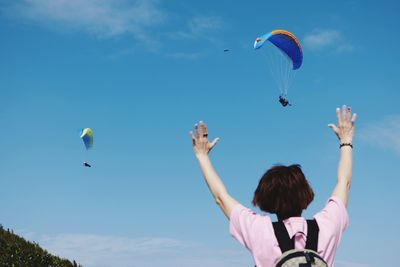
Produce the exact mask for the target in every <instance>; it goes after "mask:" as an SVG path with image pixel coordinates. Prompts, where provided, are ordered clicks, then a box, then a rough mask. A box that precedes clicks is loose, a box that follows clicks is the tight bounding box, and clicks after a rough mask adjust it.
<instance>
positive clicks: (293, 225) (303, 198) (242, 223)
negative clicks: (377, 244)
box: [190, 106, 357, 267]
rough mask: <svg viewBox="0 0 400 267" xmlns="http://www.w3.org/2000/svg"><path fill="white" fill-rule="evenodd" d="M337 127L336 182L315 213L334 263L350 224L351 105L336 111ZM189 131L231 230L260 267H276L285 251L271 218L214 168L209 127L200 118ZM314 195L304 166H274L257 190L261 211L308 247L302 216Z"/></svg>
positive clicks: (322, 245) (321, 248)
mask: <svg viewBox="0 0 400 267" xmlns="http://www.w3.org/2000/svg"><path fill="white" fill-rule="evenodd" d="M336 115H337V121H338V122H337V126H336V125H335V124H329V125H328V127H330V128H331V129H332V130H333V132H334V133H335V134H336V136H337V137H338V138H339V142H340V145H339V150H340V159H339V166H338V173H337V183H336V186H335V188H334V190H333V193H332V195H331V197H330V198H329V199H328V201H327V203H326V205H325V207H324V208H323V209H322V210H321V211H320V212H318V213H317V214H315V215H314V219H315V221H316V222H317V225H318V228H319V232H318V249H317V252H318V254H319V255H320V256H321V257H322V258H323V259H324V260H325V261H326V262H327V263H328V265H329V266H333V262H334V256H335V253H336V249H337V247H338V245H339V242H340V239H341V236H342V233H343V232H344V230H345V229H346V227H347V225H348V216H347V211H346V207H347V202H348V197H349V190H350V184H351V176H352V149H353V146H352V142H353V135H354V123H355V120H356V116H357V115H356V114H353V115H352V112H351V109H350V107H346V106H343V108H342V110H340V108H337V109H336ZM194 129H195V132H194V133H192V132H190V135H191V138H192V141H193V150H194V154H195V156H196V159H197V161H198V163H199V165H200V169H201V171H202V174H203V176H204V179H205V181H206V183H207V185H208V187H209V189H210V192H211V194H212V195H213V197H214V198H215V201H216V203H217V204H218V205H219V207H220V208H221V210H222V212H223V213H224V214H225V216H226V217H227V218H228V220H229V222H230V233H231V235H232V236H233V237H234V238H235V239H237V240H238V241H239V242H240V243H241V244H242V245H243V246H244V247H246V248H247V249H248V250H249V251H250V252H251V253H252V255H253V259H254V261H255V264H256V265H257V266H258V267H272V266H275V264H276V263H277V261H278V259H279V257H280V256H281V255H282V252H281V249H280V248H279V245H278V241H277V239H276V237H275V234H274V229H273V226H272V221H271V219H270V218H269V217H268V216H263V215H259V214H256V213H254V212H253V211H251V210H250V209H248V208H246V207H244V206H243V205H241V204H240V203H239V202H238V201H236V200H235V199H234V198H233V197H232V196H231V195H230V194H229V193H228V192H227V190H226V188H225V186H224V184H223V182H222V180H221V179H220V177H219V176H218V174H217V173H216V171H215V170H214V168H213V166H212V164H211V161H210V159H209V157H208V153H209V152H210V151H211V149H212V148H213V147H214V146H215V145H216V144H217V142H218V138H216V139H214V140H213V141H212V142H209V140H208V133H207V127H206V125H205V124H204V123H203V122H201V121H200V123H199V125H197V124H196V125H195V127H194ZM313 198H314V193H313V191H312V189H311V187H310V185H309V184H308V182H307V180H306V178H305V176H304V174H303V172H302V171H301V169H300V166H299V165H291V166H288V167H286V166H275V167H272V168H271V169H270V170H268V171H267V172H266V173H265V174H264V175H263V177H262V178H261V180H260V182H259V185H258V187H257V189H256V191H255V193H254V198H253V202H252V203H253V204H254V205H255V206H256V207H258V208H260V209H261V210H262V211H265V212H268V213H274V214H276V215H277V217H278V219H279V221H282V222H283V223H284V226H285V227H286V230H287V232H288V234H289V236H290V238H293V239H294V243H295V248H304V246H305V243H306V240H307V222H306V220H305V219H304V218H302V217H301V213H302V211H303V209H306V208H307V206H308V205H309V204H310V202H311V201H312V200H313Z"/></svg>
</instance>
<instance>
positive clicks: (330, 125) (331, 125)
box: [328, 123, 339, 134]
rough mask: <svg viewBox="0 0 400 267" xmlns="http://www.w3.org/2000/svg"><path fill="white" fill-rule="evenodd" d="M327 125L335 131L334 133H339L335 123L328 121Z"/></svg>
mask: <svg viewBox="0 0 400 267" xmlns="http://www.w3.org/2000/svg"><path fill="white" fill-rule="evenodd" d="M328 127H329V128H331V129H332V130H333V131H334V132H335V134H338V133H339V128H338V127H337V126H336V125H335V124H332V123H330V124H328Z"/></svg>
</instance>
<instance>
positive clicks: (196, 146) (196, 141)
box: [190, 121, 219, 157]
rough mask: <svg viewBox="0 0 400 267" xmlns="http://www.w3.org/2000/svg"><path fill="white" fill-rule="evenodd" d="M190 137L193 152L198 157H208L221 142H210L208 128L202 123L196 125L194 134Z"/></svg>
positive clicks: (191, 133)
mask: <svg viewBox="0 0 400 267" xmlns="http://www.w3.org/2000/svg"><path fill="white" fill-rule="evenodd" d="M190 136H191V137H192V142H193V152H194V154H195V156H196V157H201V156H207V155H208V153H209V152H210V151H211V149H213V147H214V146H215V145H216V144H217V143H218V141H219V138H215V139H214V140H213V141H212V142H209V141H208V133H207V126H206V125H205V124H204V122H202V121H200V122H199V124H195V125H194V133H193V132H190Z"/></svg>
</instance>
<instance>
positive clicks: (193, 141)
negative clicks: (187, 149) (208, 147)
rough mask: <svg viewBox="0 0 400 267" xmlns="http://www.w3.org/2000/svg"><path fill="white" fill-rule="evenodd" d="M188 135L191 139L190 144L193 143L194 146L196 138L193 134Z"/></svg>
mask: <svg viewBox="0 0 400 267" xmlns="http://www.w3.org/2000/svg"><path fill="white" fill-rule="evenodd" d="M189 135H190V137H191V138H192V143H193V145H196V137H195V136H194V134H193V132H192V131H190V132H189Z"/></svg>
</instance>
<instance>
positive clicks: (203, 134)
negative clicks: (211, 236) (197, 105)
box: [190, 121, 238, 220]
mask: <svg viewBox="0 0 400 267" xmlns="http://www.w3.org/2000/svg"><path fill="white" fill-rule="evenodd" d="M199 126H200V129H199ZM194 130H195V132H194V134H193V132H190V136H191V137H192V142H193V151H194V154H195V156H196V159H197V161H198V163H199V166H200V169H201V172H202V174H203V177H204V180H205V181H206V183H207V186H208V188H209V189H210V192H211V194H212V195H213V197H214V199H215V201H216V203H217V204H218V206H219V207H220V208H221V210H222V212H223V213H224V214H225V216H226V217H227V218H228V220H229V218H230V215H231V211H232V209H233V207H234V206H235V205H236V204H237V203H238V202H237V201H236V200H235V199H233V198H232V197H231V196H230V195H229V194H228V192H227V190H226V188H225V185H224V183H223V182H222V180H221V178H220V177H219V176H218V174H217V172H216V171H215V170H214V167H213V166H212V163H211V160H210V158H209V157H208V153H209V152H210V151H211V149H212V148H213V147H214V146H215V145H216V144H217V143H218V140H219V138H215V139H214V140H213V141H212V142H211V143H210V142H209V141H208V134H207V127H206V125H205V124H204V123H203V122H202V121H200V123H199V125H197V124H196V125H195V126H194Z"/></svg>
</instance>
